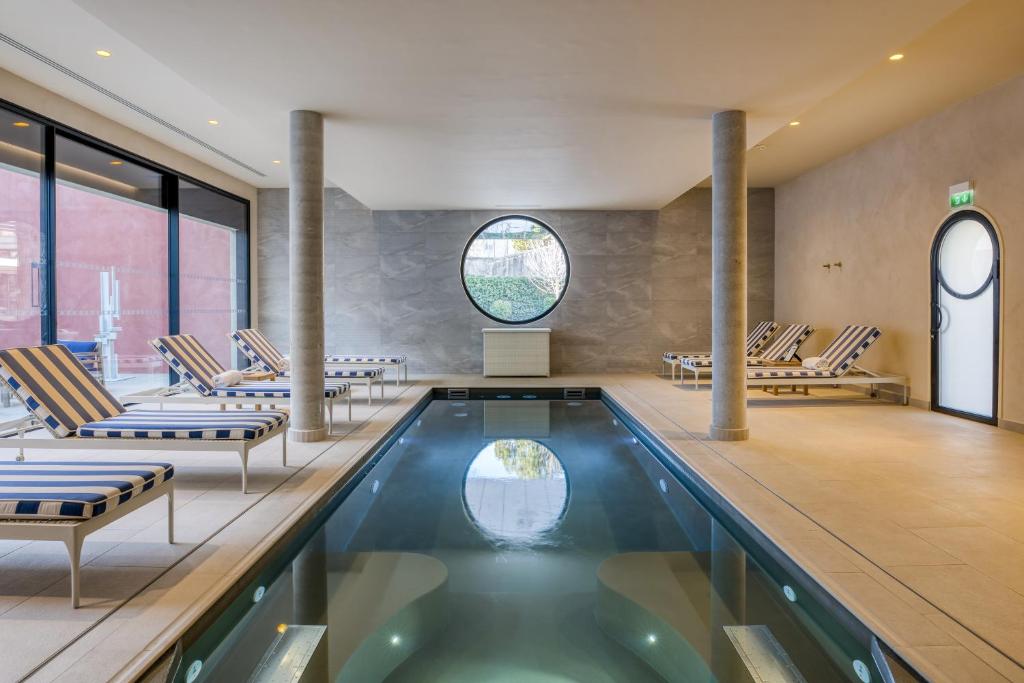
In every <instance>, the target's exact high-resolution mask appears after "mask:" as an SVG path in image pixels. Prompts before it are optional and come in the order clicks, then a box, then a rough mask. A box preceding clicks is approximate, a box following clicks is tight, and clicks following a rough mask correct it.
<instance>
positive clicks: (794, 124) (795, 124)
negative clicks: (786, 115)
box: [789, 121, 800, 127]
mask: <svg viewBox="0 0 1024 683" xmlns="http://www.w3.org/2000/svg"><path fill="white" fill-rule="evenodd" d="M789 125H791V126H794V127H795V126H799V125H800V122H799V121H790V122H789Z"/></svg>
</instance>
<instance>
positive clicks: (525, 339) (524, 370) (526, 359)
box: [483, 327, 551, 377]
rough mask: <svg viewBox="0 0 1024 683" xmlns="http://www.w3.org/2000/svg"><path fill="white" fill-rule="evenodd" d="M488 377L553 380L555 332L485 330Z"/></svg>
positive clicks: (528, 329)
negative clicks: (552, 354) (552, 361)
mask: <svg viewBox="0 0 1024 683" xmlns="http://www.w3.org/2000/svg"><path fill="white" fill-rule="evenodd" d="M483 333H484V377H550V376H551V329H550V328H547V327H485V328H484V330H483Z"/></svg>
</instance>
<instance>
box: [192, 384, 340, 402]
mask: <svg viewBox="0 0 1024 683" xmlns="http://www.w3.org/2000/svg"><path fill="white" fill-rule="evenodd" d="M346 391H348V383H346V382H328V383H327V384H326V385H325V386H324V398H337V397H339V396H341V395H342V394H344V393H345V392H346ZM210 394H211V395H212V396H226V397H231V398H291V395H292V385H291V384H289V383H288V382H242V383H241V384H236V385H235V386H233V387H216V388H214V389H213V390H212V391H211V392H210Z"/></svg>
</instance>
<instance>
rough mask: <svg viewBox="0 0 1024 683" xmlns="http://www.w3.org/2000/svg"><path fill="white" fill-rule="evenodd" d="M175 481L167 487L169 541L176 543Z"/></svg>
mask: <svg viewBox="0 0 1024 683" xmlns="http://www.w3.org/2000/svg"><path fill="white" fill-rule="evenodd" d="M173 483H174V482H173V481H172V482H168V484H169V485H168V487H167V542H168V543H170V544H172V545H173V544H174V486H173Z"/></svg>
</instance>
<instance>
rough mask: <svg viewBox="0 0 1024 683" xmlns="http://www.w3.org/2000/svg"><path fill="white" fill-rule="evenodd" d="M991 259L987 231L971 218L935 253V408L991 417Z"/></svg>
mask: <svg viewBox="0 0 1024 683" xmlns="http://www.w3.org/2000/svg"><path fill="white" fill-rule="evenodd" d="M993 255H994V245H993V243H992V238H991V237H990V235H989V232H988V230H987V229H986V228H985V226H984V225H982V224H981V223H979V222H978V221H976V220H972V219H966V220H962V221H960V222H958V223H956V224H955V225H953V226H952V227H951V228H950V229H949V230H948V231H947V232H946V234H945V235H944V236H943V238H942V243H941V245H940V247H939V253H938V267H939V274H940V275H941V279H940V284H939V286H938V288H937V290H938V299H937V301H936V304H937V305H938V307H939V312H940V324H939V328H938V334H937V339H936V341H937V346H938V349H937V351H938V373H939V376H938V388H939V391H938V403H939V407H941V408H947V409H951V410H957V411H961V412H964V413H970V414H973V415H977V416H979V417H986V418H991V417H993V415H994V409H995V406H994V405H993V384H992V383H993V371H994V363H995V359H994V354H993V348H994V343H995V308H994V304H995V301H994V296H995V282H994V281H989V282H988V284H987V285H985V283H986V281H988V279H989V276H990V274H991V273H992V265H993ZM982 287H984V288H983V289H982V290H981V291H980V292H979V291H978V290H979V288H982ZM954 294H956V296H954Z"/></svg>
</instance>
